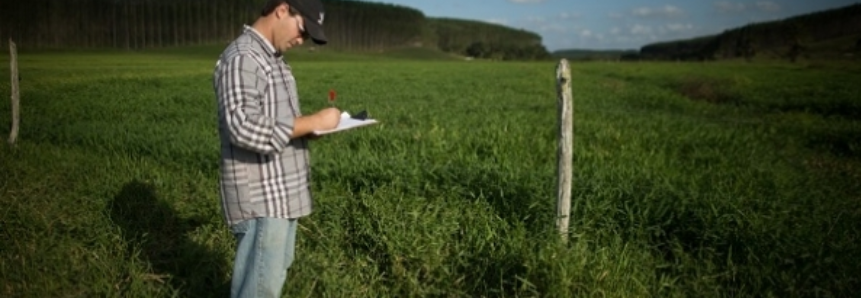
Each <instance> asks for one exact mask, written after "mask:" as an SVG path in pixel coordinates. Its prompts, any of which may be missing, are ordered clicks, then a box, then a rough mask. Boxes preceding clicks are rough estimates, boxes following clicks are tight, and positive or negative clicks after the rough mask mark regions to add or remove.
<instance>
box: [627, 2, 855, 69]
mask: <svg viewBox="0 0 861 298" xmlns="http://www.w3.org/2000/svg"><path fill="white" fill-rule="evenodd" d="M859 56H861V4H853V5H850V6H846V7H842V8H837V9H831V10H824V11H820V12H815V13H810V14H804V15H799V16H795V17H791V18H787V19H783V20H778V21H772V22H764V23H754V24H749V25H746V26H743V27H740V28H734V29H730V30H727V31H724V32H723V33H720V34H716V35H711V36H703V37H698V38H694V39H688V40H679V41H669V42H661V43H655V44H649V45H646V46H644V47H642V48H641V49H640V58H642V59H650V60H669V59H672V60H715V59H739V58H744V59H748V60H750V59H753V58H754V57H765V58H779V59H787V60H790V61H795V60H796V59H799V58H813V59H847V58H849V59H857V57H859Z"/></svg>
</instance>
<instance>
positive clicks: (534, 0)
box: [508, 0, 544, 4]
mask: <svg viewBox="0 0 861 298" xmlns="http://www.w3.org/2000/svg"><path fill="white" fill-rule="evenodd" d="M508 2H511V3H515V4H530V3H541V2H544V0H508Z"/></svg>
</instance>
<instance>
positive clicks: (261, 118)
mask: <svg viewBox="0 0 861 298" xmlns="http://www.w3.org/2000/svg"><path fill="white" fill-rule="evenodd" d="M213 88H214V89H215V94H216V97H217V98H218V132H219V135H220V139H221V173H220V185H221V205H222V208H223V212H224V217H225V220H226V222H227V224H228V225H233V224H236V223H239V222H241V221H243V220H247V219H252V218H257V217H275V218H298V217H302V216H306V215H308V214H310V213H311V207H312V206H311V205H312V199H311V193H310V190H309V179H310V177H309V174H310V171H309V155H308V141H307V140H306V139H305V138H297V139H291V136H292V135H293V123H294V120H295V119H296V117H299V116H301V112H300V110H299V96H298V94H297V92H296V81H295V79H294V78H293V74H292V72H291V68H290V66H289V65H287V64H286V63H284V61H283V60H281V54H280V53H278V52H277V51H276V50H275V48H274V47H273V46H272V44H270V43H269V41H267V40H266V39H264V38H263V37H262V36H261V35H260V33H258V32H257V31H256V30H254V29H253V28H251V27H248V26H245V32H243V34H242V35H241V36H239V37H238V38H237V39H236V40H235V41H233V43H231V44H230V45H229V46H227V48H226V49H225V50H224V52H223V53H222V54H221V57H219V60H218V63H217V64H216V67H215V72H214V74H213Z"/></svg>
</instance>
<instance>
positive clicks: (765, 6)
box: [756, 1, 780, 12]
mask: <svg viewBox="0 0 861 298" xmlns="http://www.w3.org/2000/svg"><path fill="white" fill-rule="evenodd" d="M756 7H757V8H759V10H762V11H765V12H776V11H780V4H777V3H774V2H773V1H759V2H756Z"/></svg>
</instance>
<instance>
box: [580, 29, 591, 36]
mask: <svg viewBox="0 0 861 298" xmlns="http://www.w3.org/2000/svg"><path fill="white" fill-rule="evenodd" d="M580 37H592V31H590V30H589V29H583V30H580Z"/></svg>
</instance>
